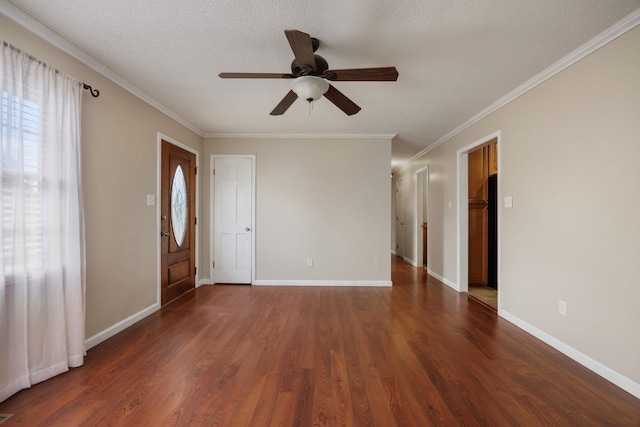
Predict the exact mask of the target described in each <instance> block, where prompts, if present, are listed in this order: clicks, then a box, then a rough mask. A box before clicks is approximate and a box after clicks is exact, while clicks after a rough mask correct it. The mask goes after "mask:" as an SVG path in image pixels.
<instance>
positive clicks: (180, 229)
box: [171, 165, 188, 246]
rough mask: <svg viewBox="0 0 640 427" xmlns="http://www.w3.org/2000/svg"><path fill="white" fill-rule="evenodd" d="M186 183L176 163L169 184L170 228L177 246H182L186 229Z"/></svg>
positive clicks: (179, 166) (180, 168)
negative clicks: (170, 184) (171, 181)
mask: <svg viewBox="0 0 640 427" xmlns="http://www.w3.org/2000/svg"><path fill="white" fill-rule="evenodd" d="M187 213H188V212H187V183H186V181H185V180H184V173H182V166H181V165H178V167H177V168H176V172H175V174H174V175H173V185H172V186H171V228H173V237H174V238H175V239H176V243H177V244H178V246H182V243H183V242H184V236H185V233H186V231H187Z"/></svg>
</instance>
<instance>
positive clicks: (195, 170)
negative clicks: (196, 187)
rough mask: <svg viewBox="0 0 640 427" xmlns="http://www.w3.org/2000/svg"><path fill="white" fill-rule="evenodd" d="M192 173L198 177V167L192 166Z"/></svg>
mask: <svg viewBox="0 0 640 427" xmlns="http://www.w3.org/2000/svg"><path fill="white" fill-rule="evenodd" d="M194 173H195V174H196V175H198V167H197V166H194Z"/></svg>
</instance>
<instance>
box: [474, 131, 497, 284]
mask: <svg viewBox="0 0 640 427" xmlns="http://www.w3.org/2000/svg"><path fill="white" fill-rule="evenodd" d="M468 160H469V161H468V165H469V166H468V168H469V174H468V176H469V285H475V286H487V285H489V276H490V274H489V269H490V267H491V266H490V263H489V260H490V259H493V258H492V257H491V256H490V255H491V254H490V253H489V251H490V250H491V251H494V249H492V248H493V246H495V244H494V245H491V244H490V241H491V240H492V236H490V235H489V229H490V227H489V222H490V215H489V213H490V212H489V211H490V210H491V212H494V209H493V208H496V207H497V205H496V206H493V205H492V206H493V208H492V209H490V206H489V199H490V198H489V177H490V176H493V175H496V174H497V173H498V144H497V140H493V141H491V143H489V144H487V145H485V146H483V147H480V148H478V149H476V150H474V151H471V152H470V153H469V156H468ZM493 198H495V196H494V197H493ZM492 203H493V204H494V205H495V204H496V201H495V200H493V201H492ZM492 229H494V230H495V229H496V228H495V227H492ZM492 232H496V233H497V231H492ZM492 253H493V252H492ZM491 265H493V264H491ZM492 280H493V279H492ZM494 281H495V280H494Z"/></svg>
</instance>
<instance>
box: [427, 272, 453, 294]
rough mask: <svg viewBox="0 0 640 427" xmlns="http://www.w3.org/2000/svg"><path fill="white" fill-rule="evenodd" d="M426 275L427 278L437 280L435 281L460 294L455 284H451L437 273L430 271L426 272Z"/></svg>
mask: <svg viewBox="0 0 640 427" xmlns="http://www.w3.org/2000/svg"><path fill="white" fill-rule="evenodd" d="M427 274H428V275H429V276H431V277H433V278H434V279H437V280H439V281H441V282H442V283H444V284H445V285H447V286H448V287H450V288H451V289H453V290H454V291H456V292H460V291H459V290H458V285H457V284H456V283H455V282H452V281H451V280H449V279H446V278H444V277H442V276H441V275H439V274H438V273H434V272H433V271H432V270H427Z"/></svg>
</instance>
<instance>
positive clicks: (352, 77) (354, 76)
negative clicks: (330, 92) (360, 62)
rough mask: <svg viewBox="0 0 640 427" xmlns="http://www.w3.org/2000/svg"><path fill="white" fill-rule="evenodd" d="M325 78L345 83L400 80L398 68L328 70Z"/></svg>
mask: <svg viewBox="0 0 640 427" xmlns="http://www.w3.org/2000/svg"><path fill="white" fill-rule="evenodd" d="M323 77H325V78H326V79H327V80H332V81H343V82H346V81H351V82H395V81H396V80H398V70H396V67H380V68H351V69H348V70H327V71H326V72H325V74H324V76H323Z"/></svg>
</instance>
